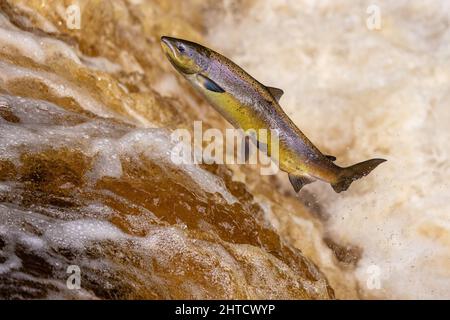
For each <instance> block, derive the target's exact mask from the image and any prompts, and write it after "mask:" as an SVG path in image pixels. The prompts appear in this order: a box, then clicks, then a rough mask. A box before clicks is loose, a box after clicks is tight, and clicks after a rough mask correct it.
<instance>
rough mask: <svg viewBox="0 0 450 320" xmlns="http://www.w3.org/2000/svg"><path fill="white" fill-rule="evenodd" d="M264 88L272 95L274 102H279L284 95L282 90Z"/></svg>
mask: <svg viewBox="0 0 450 320" xmlns="http://www.w3.org/2000/svg"><path fill="white" fill-rule="evenodd" d="M266 88H267V90H269V92H270V93H271V94H272V96H273V97H274V98H275V100H277V101H280V98H281V96H282V95H283V93H284V91H283V90H281V89H278V88H274V87H266Z"/></svg>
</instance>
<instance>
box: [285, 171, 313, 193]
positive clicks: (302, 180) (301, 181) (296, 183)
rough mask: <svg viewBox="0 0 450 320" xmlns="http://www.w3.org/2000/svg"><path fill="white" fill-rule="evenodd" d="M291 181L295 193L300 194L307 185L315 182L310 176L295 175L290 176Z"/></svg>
mask: <svg viewBox="0 0 450 320" xmlns="http://www.w3.org/2000/svg"><path fill="white" fill-rule="evenodd" d="M289 181H290V182H291V184H292V186H293V187H294V190H295V192H299V191H300V189H301V188H303V187H304V186H305V185H307V184H309V183H311V182H314V179H313V178H311V177H308V176H295V175H293V174H289Z"/></svg>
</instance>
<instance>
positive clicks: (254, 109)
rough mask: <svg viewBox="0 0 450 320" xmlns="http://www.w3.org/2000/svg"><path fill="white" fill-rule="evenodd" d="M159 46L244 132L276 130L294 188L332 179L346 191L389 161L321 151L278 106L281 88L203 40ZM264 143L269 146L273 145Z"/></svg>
mask: <svg viewBox="0 0 450 320" xmlns="http://www.w3.org/2000/svg"><path fill="white" fill-rule="evenodd" d="M161 46H162V48H163V51H164V53H165V54H166V56H167V58H168V59H169V61H170V62H171V63H172V65H173V66H174V67H175V69H176V70H177V71H178V72H179V73H181V74H182V75H183V76H184V77H185V78H186V79H187V80H188V81H189V82H190V83H191V85H192V86H193V87H194V88H195V89H196V90H197V91H199V92H200V93H201V94H202V95H203V96H204V97H205V98H206V100H207V101H208V102H209V103H210V104H211V105H212V106H213V107H214V108H215V109H216V110H217V111H218V112H219V113H220V114H222V115H223V116H224V117H225V119H227V120H228V121H229V122H230V123H231V124H232V125H233V126H234V127H236V128H241V129H243V130H244V131H246V130H252V129H253V130H259V129H268V130H270V129H278V135H279V153H278V159H276V160H277V163H278V165H279V167H280V169H281V170H283V171H285V172H287V173H288V175H289V180H290V182H291V184H292V186H293V187H294V190H295V191H296V192H298V191H300V189H301V188H302V187H303V186H304V185H306V184H308V183H311V182H313V181H315V180H321V181H325V182H328V183H329V184H331V186H332V187H333V189H334V191H335V192H342V191H345V190H347V189H348V187H349V186H350V184H351V183H352V182H353V181H355V180H357V179H359V178H361V177H363V176H366V175H367V174H369V173H370V172H371V171H372V170H373V169H375V168H376V167H377V166H378V165H379V164H381V163H382V162H385V161H386V160H385V159H371V160H367V161H364V162H360V163H357V164H355V165H352V166H350V167H340V166H338V165H336V164H335V163H334V161H335V160H336V158H335V157H333V156H330V155H324V154H322V152H320V150H319V149H318V148H317V147H316V146H315V145H314V144H312V142H311V141H309V139H308V138H307V137H306V136H305V135H304V134H303V133H302V132H301V131H300V129H298V128H297V126H296V125H295V124H294V122H293V121H292V120H291V119H290V118H289V117H288V116H287V115H286V113H285V112H284V111H283V109H282V108H281V107H280V105H279V103H278V101H279V99H280V97H281V96H282V94H283V91H282V90H281V89H277V88H272V87H267V86H264V85H263V84H261V83H260V82H258V81H257V80H255V79H254V78H253V77H252V76H250V75H249V74H248V73H247V72H245V71H244V70H243V69H242V68H240V67H239V66H238V65H236V64H235V63H233V62H232V61H231V60H229V59H228V58H226V57H224V56H222V55H221V54H219V53H217V52H215V51H213V50H211V49H209V48H206V47H204V46H202V45H200V44H197V43H194V42H191V41H187V40H182V39H176V38H171V37H161ZM269 141H270V139H269ZM265 148H266V149H267V151H269V150H270V146H265ZM269 155H270V154H269Z"/></svg>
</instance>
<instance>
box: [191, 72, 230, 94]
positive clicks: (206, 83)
mask: <svg viewBox="0 0 450 320" xmlns="http://www.w3.org/2000/svg"><path fill="white" fill-rule="evenodd" d="M197 80H198V81H199V82H200V83H201V84H202V86H203V87H204V88H205V89H206V90H209V91H213V92H219V93H224V92H225V90H223V89H222V88H221V87H220V86H219V85H218V84H217V83H215V82H214V81H212V80H211V79H210V78H208V77H205V76H204V75H202V74H197Z"/></svg>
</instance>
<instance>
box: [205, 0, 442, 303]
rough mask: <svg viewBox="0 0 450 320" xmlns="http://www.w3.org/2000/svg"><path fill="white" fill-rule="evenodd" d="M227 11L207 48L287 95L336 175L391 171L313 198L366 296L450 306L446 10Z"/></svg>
mask: <svg viewBox="0 0 450 320" xmlns="http://www.w3.org/2000/svg"><path fill="white" fill-rule="evenodd" d="M224 3H225V9H224V11H225V12H226V14H224V17H225V19H224V20H223V22H221V23H216V22H215V21H217V19H214V20H215V21H211V28H210V29H209V33H208V34H209V36H208V39H209V41H210V43H211V45H213V46H214V47H216V48H220V50H222V51H223V52H225V53H226V54H227V55H229V56H230V57H231V58H233V59H234V60H236V61H237V62H239V63H240V64H241V65H242V66H243V67H244V68H245V69H246V70H248V71H249V72H250V73H252V74H253V75H254V76H255V77H256V78H257V79H259V80H260V81H262V82H263V83H265V84H267V85H270V86H276V87H280V88H282V89H283V90H284V91H285V95H284V97H283V98H282V99H281V105H282V106H283V107H284V108H285V110H286V111H287V112H288V114H289V115H290V116H291V117H292V118H293V120H294V121H295V122H296V123H297V124H298V126H299V127H300V128H301V129H302V130H303V131H304V132H305V133H306V134H307V136H308V137H310V139H311V140H312V141H313V142H314V143H316V144H318V145H319V146H320V147H321V149H322V150H323V151H326V153H328V154H332V155H335V156H337V159H338V160H337V163H338V164H342V165H349V164H353V163H355V162H358V161H361V160H364V159H368V158H373V157H382V158H386V159H387V160H388V162H386V163H385V164H383V165H382V166H380V167H379V168H377V170H375V171H374V172H373V173H372V174H371V175H370V176H368V177H366V178H364V179H363V180H361V181H358V182H355V183H354V184H353V185H352V186H351V188H350V189H349V191H348V192H345V193H342V194H335V193H334V192H333V191H332V190H331V188H329V187H328V186H326V185H323V184H318V183H316V184H313V185H310V186H308V187H307V189H308V190H310V191H313V192H314V194H315V195H316V197H317V201H318V202H319V203H321V204H323V205H325V207H326V211H327V212H328V213H329V219H328V220H327V222H326V224H325V225H326V229H327V233H328V234H329V235H331V237H332V238H333V239H335V240H336V241H338V242H339V243H341V244H345V243H347V244H353V245H357V246H359V247H361V248H362V249H363V251H362V257H361V260H360V261H359V262H358V265H357V268H356V270H355V276H356V278H357V281H358V283H359V288H360V292H361V293H362V294H363V296H366V297H378V298H395V297H397V298H443V297H446V298H449V297H450V204H449V202H448V200H449V196H450V185H449V181H450V161H449V159H450V151H449V150H450V130H449V123H450V112H449V110H450V109H449V108H450V104H449V101H450V45H449V43H450V42H449V40H450V29H449V22H450V21H449V19H450V3H449V2H448V1H445V0H442V1H437V0H430V1H402V0H401V1H363V0H360V1H345V0H343V1H336V0H330V1H309V0H304V1H295V0H293V1H261V2H257V3H256V4H254V5H251V6H250V7H248V8H247V9H246V10H245V11H244V10H243V9H241V8H239V7H238V8H236V6H234V5H233V2H228V1H225V2H224ZM373 4H375V5H376V6H375V8H377V9H378V10H379V11H378V12H379V13H380V16H379V17H380V29H379V30H376V29H375V30H371V29H370V28H368V25H367V21H369V27H370V26H371V25H370V22H371V21H373V20H371V17H373V12H375V11H374V9H373V6H372V7H370V5H373ZM230 30H233V31H232V32H230Z"/></svg>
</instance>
